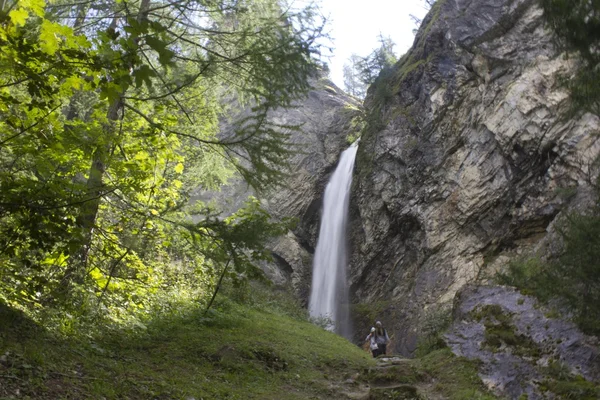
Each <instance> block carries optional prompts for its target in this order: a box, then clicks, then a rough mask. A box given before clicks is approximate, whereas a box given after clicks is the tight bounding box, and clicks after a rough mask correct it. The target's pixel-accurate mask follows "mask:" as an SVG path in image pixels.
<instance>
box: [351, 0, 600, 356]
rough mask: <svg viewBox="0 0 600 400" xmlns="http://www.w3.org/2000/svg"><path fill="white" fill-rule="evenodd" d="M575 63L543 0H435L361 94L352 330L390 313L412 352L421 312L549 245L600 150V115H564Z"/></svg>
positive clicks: (403, 349) (396, 333)
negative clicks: (402, 49) (411, 37)
mask: <svg viewBox="0 0 600 400" xmlns="http://www.w3.org/2000/svg"><path fill="white" fill-rule="evenodd" d="M574 62H575V61H574V60H573V58H567V57H565V56H564V54H560V53H559V52H558V51H557V49H556V47H555V46H554V45H553V38H552V34H551V33H550V32H549V31H547V30H546V29H545V27H544V24H543V20H542V11H541V9H540V8H538V7H537V5H536V2H535V1H532V0H438V1H437V2H436V3H435V5H434V6H433V8H432V10H431V11H430V12H429V14H428V16H427V17H426V18H425V19H424V21H423V24H422V26H421V28H420V29H419V32H418V34H417V36H416V38H415V41H414V45H413V47H412V48H411V50H410V51H409V52H408V53H407V54H405V55H404V56H403V57H402V59H401V60H400V61H399V62H398V63H397V64H396V65H395V66H394V68H392V69H391V70H389V71H384V73H382V74H381V75H380V77H379V78H378V80H377V81H376V82H375V84H374V85H372V87H371V88H370V89H369V92H368V95H367V99H366V101H365V109H366V121H367V129H366V131H365V132H364V133H363V137H362V140H361V145H360V149H359V154H358V158H357V163H356V177H355V182H354V190H353V204H352V210H351V213H352V223H351V243H352V247H353V250H352V256H351V265H350V279H351V293H352V294H353V296H354V297H353V302H354V303H358V304H359V305H358V306H357V307H355V313H354V317H355V319H356V326H357V328H359V329H360V328H363V330H364V331H365V332H366V329H367V328H368V324H372V321H371V319H372V318H373V317H374V316H375V317H376V318H378V319H382V320H383V321H384V322H385V323H387V325H388V329H389V330H390V333H392V335H393V337H394V347H395V349H394V350H395V351H396V352H399V353H401V354H404V355H411V354H413V352H414V351H415V348H416V345H417V338H418V335H419V329H420V326H421V324H422V322H423V320H424V319H425V317H426V315H428V314H429V313H432V312H434V310H436V309H439V308H443V307H448V306H449V305H450V304H451V301H452V299H453V297H454V295H455V293H456V292H457V291H458V290H459V289H460V288H461V287H463V286H464V285H466V284H468V283H472V282H476V281H485V279H486V277H488V276H491V274H492V273H493V272H494V271H495V270H496V269H497V268H500V267H501V266H502V265H503V264H505V263H506V261H507V260H508V259H509V258H511V257H514V256H515V255H516V254H521V253H524V252H527V251H530V250H532V249H540V248H542V247H543V246H545V248H546V249H547V250H548V251H550V252H551V251H553V250H554V247H555V243H554V242H553V241H551V240H547V237H549V236H550V235H548V232H551V231H552V225H553V223H554V222H555V221H556V220H557V218H560V215H561V213H564V212H565V210H567V209H571V208H574V207H579V208H583V207H586V204H588V203H589V202H590V199H591V194H590V193H591V189H590V183H589V182H590V180H591V179H592V178H593V177H594V175H595V173H596V172H595V171H593V168H591V167H590V166H591V164H592V162H593V161H594V160H595V159H596V158H597V157H598V154H599V153H600V140H599V138H598V136H597V132H598V126H599V121H598V118H597V117H596V116H593V115H590V114H586V115H583V116H580V117H577V118H571V119H567V118H564V117H562V116H563V115H564V111H565V110H566V109H567V106H568V95H567V93H566V92H565V90H564V89H563V88H562V87H561V85H560V82H559V81H560V76H561V75H564V74H569V73H570V72H571V71H572V70H573V63H574ZM360 304H363V306H360ZM365 310H366V311H365ZM362 333H363V332H362V331H360V332H358V333H357V338H358V337H359V336H360V334H362Z"/></svg>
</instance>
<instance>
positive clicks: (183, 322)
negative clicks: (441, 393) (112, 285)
mask: <svg viewBox="0 0 600 400" xmlns="http://www.w3.org/2000/svg"><path fill="white" fill-rule="evenodd" d="M224 293H225V294H226V295H225V294H224V295H219V296H218V297H217V300H216V301H215V303H214V305H213V306H212V308H211V309H210V310H208V311H206V310H205V308H204V306H203V305H200V304H193V303H190V304H187V306H186V307H183V308H182V309H181V310H180V312H178V313H163V314H161V315H160V316H158V317H156V318H153V319H149V320H148V321H147V322H146V323H145V324H144V328H137V329H132V328H131V327H129V326H126V327H123V329H120V330H118V329H110V330H102V329H100V327H97V326H93V325H92V324H91V323H90V325H89V331H88V332H86V331H85V329H81V330H79V331H78V332H76V333H72V334H71V335H69V336H65V335H64V334H61V333H60V331H59V330H53V331H51V330H48V329H46V328H43V327H41V326H40V325H38V324H36V323H35V322H33V321H32V320H30V319H29V318H27V317H26V316H25V315H24V314H23V313H21V312H18V311H15V310H14V309H10V308H8V307H6V306H2V307H1V308H0V398H10V396H15V397H16V398H24V399H27V398H29V399H102V398H104V399H120V398H127V399H186V398H195V399H306V398H314V399H319V398H336V395H337V393H336V392H335V390H334V389H332V387H333V386H332V382H333V383H335V382H343V381H344V380H345V379H346V377H347V375H348V374H351V373H355V372H358V371H360V370H362V369H364V368H365V367H368V366H369V365H371V364H372V362H373V361H372V360H371V359H370V358H369V355H368V353H366V352H364V351H362V350H361V349H359V348H358V347H357V346H355V345H353V344H351V343H349V342H348V341H346V340H345V339H343V338H341V337H339V336H337V335H335V334H333V333H330V332H327V331H325V330H323V329H321V328H319V327H317V326H314V325H312V324H310V323H309V322H308V321H307V320H306V317H305V311H304V310H303V309H302V308H301V307H299V305H298V304H297V303H296V302H295V300H293V299H292V298H291V297H290V296H289V295H286V294H285V292H279V291H274V290H272V289H271V288H250V287H245V288H241V289H240V288H238V289H233V288H226V290H224ZM236 300H237V301H236ZM242 302H243V303H248V304H242ZM79 328H82V327H81V326H79ZM353 371H354V372H353Z"/></svg>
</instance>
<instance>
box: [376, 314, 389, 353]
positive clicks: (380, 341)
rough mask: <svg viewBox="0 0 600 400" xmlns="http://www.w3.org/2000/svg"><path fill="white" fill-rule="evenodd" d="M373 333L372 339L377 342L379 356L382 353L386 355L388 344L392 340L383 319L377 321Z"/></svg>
mask: <svg viewBox="0 0 600 400" xmlns="http://www.w3.org/2000/svg"><path fill="white" fill-rule="evenodd" d="M372 335H373V336H372V340H374V341H375V344H377V356H378V355H380V354H384V355H385V354H386V351H387V348H386V347H387V344H388V343H389V342H390V337H389V336H388V333H387V331H386V330H385V328H384V327H383V325H382V324H381V321H377V322H375V331H374V332H373V333H372ZM377 356H374V357H377Z"/></svg>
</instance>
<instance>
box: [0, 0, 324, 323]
mask: <svg viewBox="0 0 600 400" xmlns="http://www.w3.org/2000/svg"><path fill="white" fill-rule="evenodd" d="M1 7H3V8H2V9H0V298H2V299H4V300H5V301H7V302H9V303H10V304H12V305H19V306H20V307H22V308H27V309H28V310H29V311H30V312H36V310H38V311H39V310H46V311H47V312H52V311H51V308H49V306H56V307H58V308H59V309H61V308H63V309H68V310H69V315H72V316H73V321H72V323H73V324H77V323H78V322H77V321H79V320H81V318H83V316H86V318H107V319H108V320H109V321H112V322H118V321H124V320H128V319H129V318H132V320H133V321H138V322H139V321H141V320H140V318H141V317H140V316H143V315H144V314H146V313H148V312H153V311H156V310H157V309H161V308H162V307H165V306H166V305H167V304H169V303H170V302H169V301H167V299H168V298H170V297H172V296H181V298H180V299H179V298H174V299H173V301H172V302H173V304H177V302H178V301H184V300H187V299H192V298H194V299H197V300H201V301H204V299H205V298H206V297H207V295H208V294H209V293H210V292H211V289H212V288H213V287H214V280H215V277H216V276H218V273H219V272H220V271H221V270H222V266H223V265H224V264H225V263H226V262H227V261H228V260H231V262H232V265H233V268H232V270H231V271H229V273H228V276H227V279H232V280H233V281H234V282H236V283H239V282H242V281H243V280H245V279H251V278H257V277H260V276H261V273H260V269H259V268H258V267H257V265H256V264H257V262H258V261H261V260H264V259H266V258H268V257H269V254H268V252H266V250H265V248H264V243H265V241H266V240H267V239H268V238H270V237H272V236H274V235H278V234H280V233H281V232H283V231H284V230H285V229H287V227H288V226H289V225H288V221H282V222H274V221H271V220H270V218H269V216H268V215H267V214H266V212H265V211H264V210H263V209H262V208H261V207H260V205H259V203H258V201H257V200H256V199H250V200H249V202H248V204H247V205H246V207H244V208H243V209H242V210H239V211H238V212H237V213H235V214H234V215H232V216H229V217H227V218H226V217H224V216H221V215H220V211H219V209H218V208H216V207H214V206H208V205H205V204H202V203H200V202H197V203H196V204H194V205H190V198H191V195H192V192H193V191H194V190H215V189H218V188H219V187H220V186H221V185H222V184H224V183H225V182H226V181H227V179H228V178H229V177H231V176H232V175H233V174H234V173H238V174H240V175H241V176H242V177H243V178H244V179H245V180H246V181H247V182H248V184H250V185H251V186H253V187H254V188H255V189H256V190H258V191H260V190H265V189H267V188H269V187H272V186H274V185H277V184H278V183H279V182H280V181H281V179H282V177H284V176H285V173H286V170H285V167H286V165H285V164H286V162H285V160H286V159H287V158H288V156H289V154H290V153H291V152H293V151H295V149H294V148H293V147H291V146H290V145H288V144H287V138H288V135H289V133H290V132H292V131H294V130H298V129H299V126H282V125H278V124H275V123H272V122H270V121H269V120H268V119H267V118H266V117H267V114H268V113H269V111H270V110H271V109H273V108H276V107H288V106H290V105H291V104H292V103H293V102H294V101H295V100H297V99H298V98H300V97H301V96H303V95H305V94H306V93H307V91H308V89H309V83H308V78H309V76H311V74H312V73H313V71H314V63H313V61H312V60H311V56H312V54H313V53H315V52H316V51H318V46H317V45H316V44H315V39H316V38H317V37H318V36H319V35H320V32H321V30H320V26H316V25H315V15H314V12H313V10H312V9H310V8H306V9H300V10H297V9H294V8H292V7H287V8H285V11H283V10H284V9H283V8H282V7H280V5H279V3H278V2H277V1H275V0H260V1H240V2H235V4H230V3H229V2H225V1H220V2H219V1H218V2H204V3H198V2H192V1H185V2H183V3H181V2H178V3H169V2H160V1H159V2H158V3H156V2H150V1H148V0H142V1H139V2H123V1H119V0H116V1H112V0H106V1H99V2H83V3H72V2H65V1H56V2H52V3H51V4H46V3H45V2H44V1H43V0H18V1H16V2H3V3H2V6H1ZM224 120H227V121H228V123H227V126H228V127H229V128H230V129H228V130H226V131H223V132H221V130H220V126H223V125H224V124H223V122H224ZM167 308H169V306H167ZM142 319H143V318H142ZM140 323H141V322H140ZM65 329H67V330H68V329H73V327H72V326H71V322H70V323H67V324H66V327H65Z"/></svg>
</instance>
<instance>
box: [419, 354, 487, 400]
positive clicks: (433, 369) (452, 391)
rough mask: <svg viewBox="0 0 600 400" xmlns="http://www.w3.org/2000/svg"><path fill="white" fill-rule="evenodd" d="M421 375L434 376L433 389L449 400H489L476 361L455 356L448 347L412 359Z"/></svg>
mask: <svg viewBox="0 0 600 400" xmlns="http://www.w3.org/2000/svg"><path fill="white" fill-rule="evenodd" d="M414 363H415V367H416V368H417V371H419V372H420V374H421V376H430V377H434V378H435V380H434V382H435V384H434V390H435V391H436V392H437V393H439V394H441V395H442V396H444V398H447V399H450V400H468V399H469V400H470V399H480V400H491V399H496V398H497V397H496V396H494V395H492V394H490V393H489V392H488V391H487V389H486V388H485V387H484V385H483V383H482V382H481V378H479V375H478V374H477V362H475V361H471V360H467V359H466V358H463V357H456V356H455V355H454V354H452V351H451V350H450V349H449V348H445V349H440V350H436V351H433V352H431V353H429V354H428V355H426V356H424V357H422V358H419V359H416V360H415V361H414Z"/></svg>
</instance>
